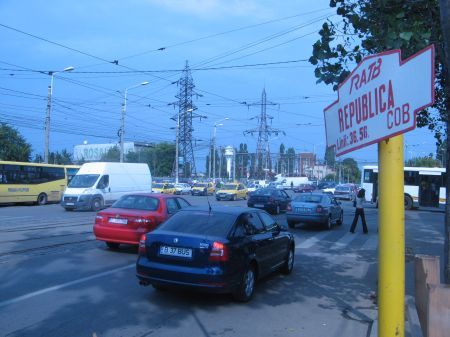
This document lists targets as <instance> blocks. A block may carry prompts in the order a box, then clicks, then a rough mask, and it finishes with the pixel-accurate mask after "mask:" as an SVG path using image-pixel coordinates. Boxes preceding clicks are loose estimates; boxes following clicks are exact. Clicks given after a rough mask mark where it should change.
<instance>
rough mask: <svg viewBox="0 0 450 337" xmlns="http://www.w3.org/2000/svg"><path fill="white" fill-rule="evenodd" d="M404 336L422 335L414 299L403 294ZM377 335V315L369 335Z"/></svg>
mask: <svg viewBox="0 0 450 337" xmlns="http://www.w3.org/2000/svg"><path fill="white" fill-rule="evenodd" d="M405 311H406V312H405V316H406V317H405V318H406V320H405V336H409V337H423V334H422V328H421V327H420V321H419V316H418V315H417V310H416V301H415V300H414V297H412V296H411V295H406V296H405ZM377 336H378V317H377V318H375V319H374V320H373V324H372V329H371V331H370V337H377Z"/></svg>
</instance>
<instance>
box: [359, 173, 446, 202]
mask: <svg viewBox="0 0 450 337" xmlns="http://www.w3.org/2000/svg"><path fill="white" fill-rule="evenodd" d="M404 172H405V174H404V184H405V191H404V192H405V199H404V200H405V209H412V208H416V207H419V208H424V207H430V208H439V209H444V208H445V181H446V177H447V175H446V172H445V168H440V167H405V169H404ZM361 186H362V187H363V188H364V189H365V190H366V200H368V201H371V202H374V203H377V202H378V166H363V174H362V177H361Z"/></svg>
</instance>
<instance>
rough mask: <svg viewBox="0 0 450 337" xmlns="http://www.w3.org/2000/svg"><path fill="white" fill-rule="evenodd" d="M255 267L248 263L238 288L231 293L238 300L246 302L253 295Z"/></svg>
mask: <svg viewBox="0 0 450 337" xmlns="http://www.w3.org/2000/svg"><path fill="white" fill-rule="evenodd" d="M255 276H256V274H255V267H254V266H253V265H250V266H249V267H248V269H247V270H246V271H245V273H244V275H243V277H242V282H241V284H240V285H239V288H238V289H237V290H236V291H235V292H234V293H233V297H234V299H235V300H236V301H239V302H248V301H250V299H251V298H252V296H253V292H254V290H255V278H256V277H255Z"/></svg>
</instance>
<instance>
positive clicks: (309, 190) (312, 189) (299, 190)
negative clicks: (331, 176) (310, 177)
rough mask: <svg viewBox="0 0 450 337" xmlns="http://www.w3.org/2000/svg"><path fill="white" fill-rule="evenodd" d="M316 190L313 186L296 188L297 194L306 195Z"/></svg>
mask: <svg viewBox="0 0 450 337" xmlns="http://www.w3.org/2000/svg"><path fill="white" fill-rule="evenodd" d="M315 189H316V187H315V186H314V185H312V184H300V185H298V186H295V187H294V192H295V193H306V192H313V191H314V190H315Z"/></svg>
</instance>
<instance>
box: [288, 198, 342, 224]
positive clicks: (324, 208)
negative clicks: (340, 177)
mask: <svg viewBox="0 0 450 337" xmlns="http://www.w3.org/2000/svg"><path fill="white" fill-rule="evenodd" d="M286 218H287V222H288V225H289V227H290V228H294V227H295V224H297V223H299V222H306V223H317V224H321V225H323V226H324V227H325V228H326V229H331V227H332V226H333V225H334V224H336V225H342V222H343V219H344V211H343V210H342V207H341V204H340V203H339V202H337V201H336V199H335V198H334V197H333V196H332V195H328V194H321V193H304V194H301V195H299V196H297V197H296V198H295V199H294V200H293V201H292V202H291V203H290V204H289V205H288V208H287V210H286Z"/></svg>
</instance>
